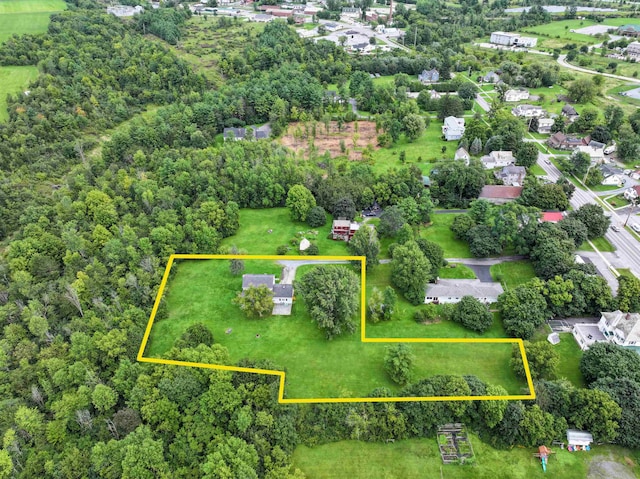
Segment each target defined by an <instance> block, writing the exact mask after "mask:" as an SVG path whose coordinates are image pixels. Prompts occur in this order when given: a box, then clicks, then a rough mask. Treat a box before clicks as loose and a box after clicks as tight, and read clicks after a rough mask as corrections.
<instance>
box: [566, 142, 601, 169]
mask: <svg viewBox="0 0 640 479" xmlns="http://www.w3.org/2000/svg"><path fill="white" fill-rule="evenodd" d="M578 152H580V153H586V154H587V155H589V158H591V164H593V165H597V164H599V163H602V162H604V148H594V147H593V146H584V145H580V146H578V147H577V148H576V149H575V150H573V153H574V154H575V153H578Z"/></svg>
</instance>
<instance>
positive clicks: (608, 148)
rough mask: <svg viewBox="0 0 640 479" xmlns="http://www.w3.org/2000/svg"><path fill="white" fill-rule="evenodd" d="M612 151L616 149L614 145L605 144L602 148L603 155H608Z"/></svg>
mask: <svg viewBox="0 0 640 479" xmlns="http://www.w3.org/2000/svg"><path fill="white" fill-rule="evenodd" d="M614 151H616V145H611V146H607V147H606V148H605V149H604V154H605V155H610V154H611V153H613V152H614Z"/></svg>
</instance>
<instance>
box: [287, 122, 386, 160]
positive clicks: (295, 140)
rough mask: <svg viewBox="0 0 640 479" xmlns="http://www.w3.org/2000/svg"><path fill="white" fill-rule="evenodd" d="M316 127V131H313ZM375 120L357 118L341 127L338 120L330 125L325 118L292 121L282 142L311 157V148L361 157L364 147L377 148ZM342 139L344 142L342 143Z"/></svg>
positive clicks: (336, 155)
mask: <svg viewBox="0 0 640 479" xmlns="http://www.w3.org/2000/svg"><path fill="white" fill-rule="evenodd" d="M314 131H315V135H314ZM377 136H378V133H376V124H375V122H373V121H354V122H351V123H345V124H343V125H342V128H341V129H339V128H338V122H337V121H332V122H329V128H328V130H327V128H326V126H325V124H324V123H322V122H304V123H303V122H295V123H290V124H289V126H288V128H287V131H286V132H285V134H284V135H282V138H281V139H280V143H281V144H283V145H284V146H287V147H289V148H291V149H292V150H294V151H295V152H296V153H299V154H303V155H304V157H305V158H309V157H310V156H311V153H312V152H315V153H316V154H317V155H323V154H324V153H325V152H326V151H328V152H329V154H330V155H331V158H336V157H338V156H345V157H347V158H348V159H349V160H361V159H362V152H363V150H364V149H366V148H369V149H371V151H374V150H377V149H378V148H379V147H378V146H377ZM340 141H342V142H343V144H344V151H343V147H341V144H340Z"/></svg>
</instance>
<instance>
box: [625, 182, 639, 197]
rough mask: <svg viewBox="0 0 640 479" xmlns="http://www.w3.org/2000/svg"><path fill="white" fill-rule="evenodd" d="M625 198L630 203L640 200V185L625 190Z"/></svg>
mask: <svg viewBox="0 0 640 479" xmlns="http://www.w3.org/2000/svg"><path fill="white" fill-rule="evenodd" d="M624 198H625V199H626V200H629V201H635V200H637V199H638V198H640V185H636V186H632V187H631V188H627V189H626V190H624Z"/></svg>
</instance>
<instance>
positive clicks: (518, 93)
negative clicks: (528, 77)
mask: <svg viewBox="0 0 640 479" xmlns="http://www.w3.org/2000/svg"><path fill="white" fill-rule="evenodd" d="M528 99H529V91H528V90H524V89H522V90H521V89H517V90H507V91H506V92H505V93H504V101H508V102H509V101H523V100H528Z"/></svg>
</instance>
